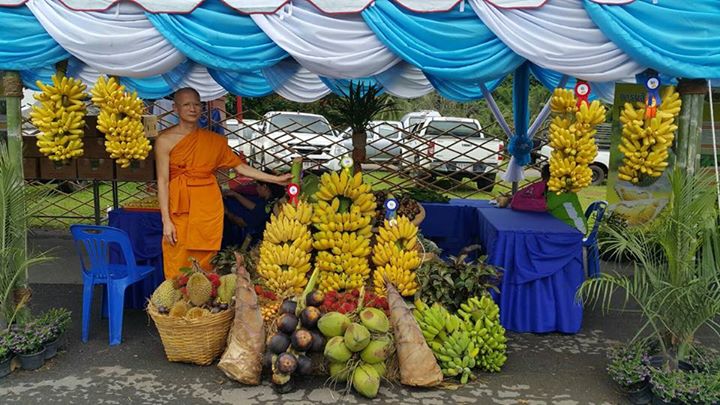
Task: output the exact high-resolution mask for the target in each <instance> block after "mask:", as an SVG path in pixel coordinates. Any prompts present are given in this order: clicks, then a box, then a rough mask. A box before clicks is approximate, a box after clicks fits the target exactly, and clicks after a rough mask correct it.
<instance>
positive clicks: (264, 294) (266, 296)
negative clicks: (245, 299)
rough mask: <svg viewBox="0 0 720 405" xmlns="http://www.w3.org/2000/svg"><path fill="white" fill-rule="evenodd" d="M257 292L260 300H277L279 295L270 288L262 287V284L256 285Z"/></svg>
mask: <svg viewBox="0 0 720 405" xmlns="http://www.w3.org/2000/svg"><path fill="white" fill-rule="evenodd" d="M255 294H257V296H258V298H259V299H260V300H267V301H276V300H277V295H275V293H274V292H272V291H270V290H266V289H264V288H262V286H261V285H255Z"/></svg>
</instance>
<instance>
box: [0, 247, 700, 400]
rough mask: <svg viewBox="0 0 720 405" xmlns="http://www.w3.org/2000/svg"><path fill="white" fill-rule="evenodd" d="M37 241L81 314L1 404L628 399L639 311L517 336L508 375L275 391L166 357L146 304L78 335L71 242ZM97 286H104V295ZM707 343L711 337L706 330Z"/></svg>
mask: <svg viewBox="0 0 720 405" xmlns="http://www.w3.org/2000/svg"><path fill="white" fill-rule="evenodd" d="M31 244H32V245H33V246H38V247H41V248H47V247H49V246H51V245H54V246H57V252H56V255H59V256H61V257H60V259H59V260H58V261H56V262H55V264H53V265H45V266H43V267H39V268H35V269H33V270H32V272H31V281H32V282H33V283H34V284H33V286H32V287H33V291H34V294H33V308H34V310H35V311H43V310H45V309H47V308H50V307H53V306H64V307H67V308H69V309H71V310H72V311H73V313H74V314H76V316H75V317H74V319H73V321H74V324H73V328H72V331H71V333H70V335H69V339H68V343H67V348H66V351H64V352H62V353H60V354H59V355H58V357H57V358H55V359H53V360H51V361H50V362H48V363H46V365H45V366H44V367H43V368H41V369H40V370H37V371H33V372H28V371H16V372H14V373H13V374H11V375H10V376H9V377H7V378H5V379H3V380H0V404H32V403H38V404H40V403H43V404H46V403H47V404H53V403H64V404H101V403H102V404H130V403H132V404H166V403H182V404H260V403H293V404H303V403H307V404H310V403H328V404H329V403H335V402H338V401H340V402H347V403H365V402H373V403H403V404H447V403H482V404H486V403H487V404H563V405H566V404H567V405H570V404H621V403H625V400H624V398H623V396H622V395H621V394H619V393H618V392H616V391H615V389H614V387H613V385H612V384H611V382H610V381H609V380H608V378H607V376H606V374H605V370H604V367H605V354H606V349H607V348H608V347H609V346H610V345H611V344H613V343H614V342H618V341H622V340H625V339H627V338H629V337H631V336H632V334H633V333H634V331H635V330H636V325H637V323H638V319H637V318H636V317H635V316H631V315H627V314H626V315H621V314H619V313H616V312H615V313H611V314H609V315H607V316H603V315H602V314H601V313H600V312H599V310H592V309H588V310H587V311H586V314H585V318H584V324H583V328H582V331H581V332H580V333H578V334H576V335H559V334H546V335H534V334H510V335H509V355H508V362H507V364H506V366H505V368H504V369H503V372H502V373H500V374H495V375H491V374H479V375H478V379H477V380H476V381H474V382H472V383H470V384H468V385H466V386H463V387H447V388H445V389H435V390H410V389H407V388H405V387H402V386H400V385H395V386H391V385H390V384H389V383H384V384H383V387H382V388H381V390H380V394H379V395H378V398H377V399H376V400H374V401H367V400H364V399H362V398H361V397H359V396H356V395H349V396H345V397H342V396H341V395H340V394H339V393H338V392H336V391H333V390H331V389H330V388H329V387H327V386H326V384H325V381H324V380H323V379H319V378H311V379H308V380H307V381H302V382H301V383H300V384H299V386H298V389H297V391H295V392H293V393H291V394H285V395H282V396H280V395H277V394H275V393H274V392H273V391H272V389H271V387H270V386H269V384H268V383H267V382H265V383H263V385H261V386H259V387H246V386H242V385H240V384H237V383H235V382H233V381H231V380H228V379H227V378H226V377H225V376H224V375H223V374H222V373H221V372H220V371H219V370H218V369H217V368H216V367H214V366H209V367H198V366H192V365H186V364H177V363H170V362H168V361H166V360H165V357H164V354H163V349H162V344H161V342H160V339H159V336H158V334H157V331H156V329H155V326H154V325H153V323H152V322H151V321H150V320H149V318H148V317H147V316H146V314H145V313H144V312H142V311H128V312H126V316H125V325H124V331H123V332H124V335H123V337H124V342H123V343H122V344H121V345H120V346H116V347H110V346H108V344H107V338H108V333H107V321H106V320H101V319H100V316H99V310H100V306H99V303H98V302H96V305H95V306H94V311H95V314H94V316H93V319H92V322H93V323H92V325H91V336H90V341H89V342H88V343H85V344H83V343H81V342H80V318H79V314H80V305H81V288H80V285H79V284H77V283H78V281H79V277H78V276H77V275H78V272H79V269H78V263H77V261H76V259H75V257H74V253H73V251H72V250H71V247H72V246H71V244H70V241H69V240H67V239H57V238H40V237H35V238H33V239H32V240H31ZM98 295H99V294H96V296H98ZM700 338H701V339H702V338H704V339H705V341H706V342H708V341H709V335H705V336H700Z"/></svg>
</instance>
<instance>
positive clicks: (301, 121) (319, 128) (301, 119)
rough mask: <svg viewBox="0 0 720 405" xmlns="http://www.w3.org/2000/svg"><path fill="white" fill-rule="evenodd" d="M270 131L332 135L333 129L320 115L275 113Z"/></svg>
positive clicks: (271, 120)
mask: <svg viewBox="0 0 720 405" xmlns="http://www.w3.org/2000/svg"><path fill="white" fill-rule="evenodd" d="M270 131H283V132H300V133H306V134H331V135H332V129H331V128H330V125H328V123H327V122H325V121H323V120H322V119H321V118H319V117H313V116H308V115H290V114H278V115H274V116H273V117H272V118H270Z"/></svg>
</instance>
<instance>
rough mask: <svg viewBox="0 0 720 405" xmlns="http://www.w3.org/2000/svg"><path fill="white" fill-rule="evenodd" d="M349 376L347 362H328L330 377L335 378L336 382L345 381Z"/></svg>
mask: <svg viewBox="0 0 720 405" xmlns="http://www.w3.org/2000/svg"><path fill="white" fill-rule="evenodd" d="M349 376H350V368H349V367H348V365H347V363H335V362H334V361H331V362H330V377H332V378H334V379H335V380H337V382H345V381H347V380H348V377H349Z"/></svg>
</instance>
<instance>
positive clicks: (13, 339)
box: [9, 325, 45, 354]
mask: <svg viewBox="0 0 720 405" xmlns="http://www.w3.org/2000/svg"><path fill="white" fill-rule="evenodd" d="M44 338H45V337H44V335H43V331H42V330H41V329H40V328H36V327H35V326H34V325H25V326H24V327H14V328H13V329H12V330H11V331H10V338H9V346H10V350H12V352H13V353H15V354H34V353H38V352H40V351H41V350H42V349H43V347H44V344H45V342H43V340H44Z"/></svg>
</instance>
